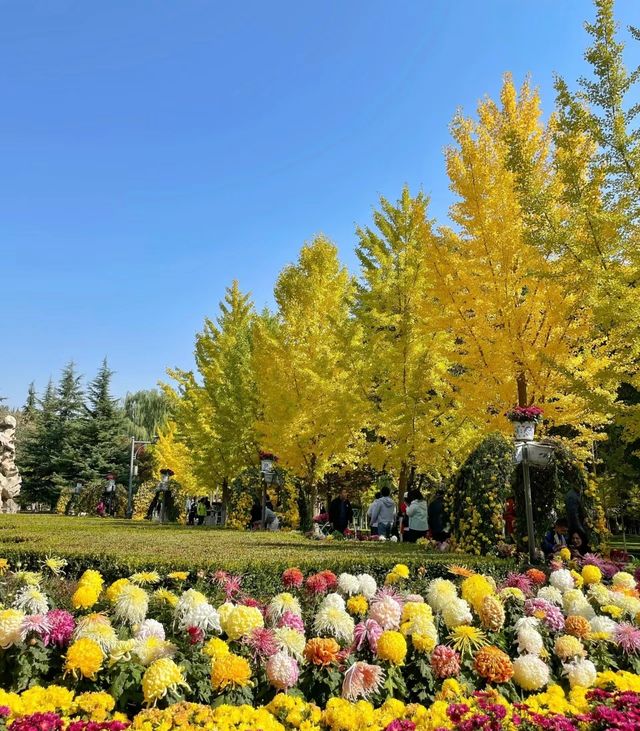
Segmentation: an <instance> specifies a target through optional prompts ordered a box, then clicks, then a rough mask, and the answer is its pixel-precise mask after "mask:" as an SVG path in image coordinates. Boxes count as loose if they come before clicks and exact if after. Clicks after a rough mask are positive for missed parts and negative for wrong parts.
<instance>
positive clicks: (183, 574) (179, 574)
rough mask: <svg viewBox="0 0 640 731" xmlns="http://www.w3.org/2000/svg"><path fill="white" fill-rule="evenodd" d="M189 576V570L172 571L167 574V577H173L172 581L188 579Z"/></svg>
mask: <svg viewBox="0 0 640 731" xmlns="http://www.w3.org/2000/svg"><path fill="white" fill-rule="evenodd" d="M188 578H189V572H188V571H172V572H171V573H170V574H167V579H171V580H172V581H186V580H187V579H188Z"/></svg>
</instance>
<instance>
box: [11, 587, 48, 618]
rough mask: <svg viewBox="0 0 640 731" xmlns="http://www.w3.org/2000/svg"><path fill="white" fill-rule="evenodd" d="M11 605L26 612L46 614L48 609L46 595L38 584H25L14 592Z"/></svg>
mask: <svg viewBox="0 0 640 731" xmlns="http://www.w3.org/2000/svg"><path fill="white" fill-rule="evenodd" d="M13 606H14V607H15V608H16V609H19V610H20V611H21V612H25V613H26V614H46V613H47V612H48V611H49V602H48V601H47V597H46V596H45V595H44V594H43V593H42V592H41V591H40V589H39V588H38V586H36V585H34V586H29V585H27V586H25V587H23V588H22V589H20V591H19V592H18V593H17V594H16V597H15V599H14V600H13Z"/></svg>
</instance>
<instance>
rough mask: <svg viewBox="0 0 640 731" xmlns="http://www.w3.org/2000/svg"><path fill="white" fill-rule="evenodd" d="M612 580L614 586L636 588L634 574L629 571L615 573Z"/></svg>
mask: <svg viewBox="0 0 640 731" xmlns="http://www.w3.org/2000/svg"><path fill="white" fill-rule="evenodd" d="M611 582H612V583H613V586H614V588H621V589H635V588H636V580H635V579H634V578H633V575H632V574H630V573H628V572H627V571H618V572H617V573H616V574H614V575H613V578H612V579H611Z"/></svg>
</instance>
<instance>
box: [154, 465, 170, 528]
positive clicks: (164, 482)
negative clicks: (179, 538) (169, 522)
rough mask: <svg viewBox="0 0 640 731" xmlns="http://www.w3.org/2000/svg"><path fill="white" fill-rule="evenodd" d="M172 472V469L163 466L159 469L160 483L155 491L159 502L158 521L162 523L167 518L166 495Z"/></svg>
mask: <svg viewBox="0 0 640 731" xmlns="http://www.w3.org/2000/svg"><path fill="white" fill-rule="evenodd" d="M173 474H174V472H173V470H170V469H168V468H165V469H163V470H160V475H161V477H160V484H159V485H158V487H157V488H156V492H158V493H159V498H158V499H159V502H160V522H161V523H164V522H165V521H166V518H167V495H168V493H169V491H170V489H171V488H170V487H169V480H170V479H171V477H172V476H173Z"/></svg>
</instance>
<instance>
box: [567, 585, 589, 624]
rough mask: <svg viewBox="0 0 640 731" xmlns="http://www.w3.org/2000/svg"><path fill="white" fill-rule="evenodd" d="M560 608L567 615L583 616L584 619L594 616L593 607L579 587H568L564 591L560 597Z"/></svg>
mask: <svg viewBox="0 0 640 731" xmlns="http://www.w3.org/2000/svg"><path fill="white" fill-rule="evenodd" d="M562 608H563V609H564V613H565V615H566V616H567V617H569V616H571V615H572V614H573V615H577V616H579V617H584V618H585V619H591V618H592V617H595V616H596V613H595V611H594V609H593V607H592V606H591V604H589V602H588V601H587V599H586V597H585V595H584V594H583V593H582V592H581V591H580V589H570V590H569V591H567V592H565V594H564V595H563V597H562Z"/></svg>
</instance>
